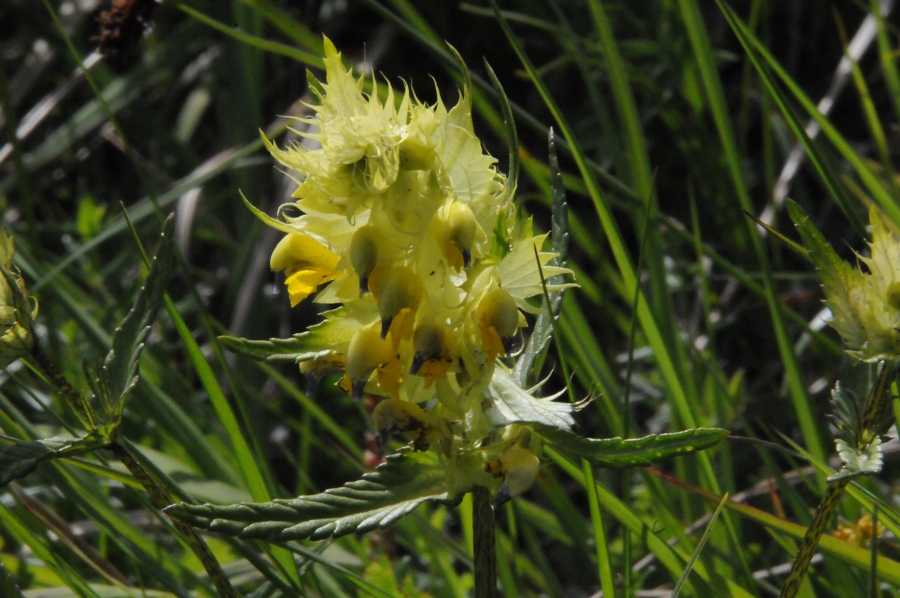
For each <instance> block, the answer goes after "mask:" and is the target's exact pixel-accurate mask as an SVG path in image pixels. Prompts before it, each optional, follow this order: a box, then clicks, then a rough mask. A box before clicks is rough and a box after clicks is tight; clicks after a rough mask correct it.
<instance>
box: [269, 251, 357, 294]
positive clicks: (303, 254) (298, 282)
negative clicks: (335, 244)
mask: <svg viewBox="0 0 900 598" xmlns="http://www.w3.org/2000/svg"><path fill="white" fill-rule="evenodd" d="M339 260H340V256H338V255H337V254H336V253H334V252H332V251H331V250H330V249H328V248H327V247H325V246H324V245H322V244H321V243H319V242H318V241H316V240H315V239H313V238H312V237H310V236H309V235H301V234H296V233H290V234H288V235H285V237H284V238H283V239H282V240H281V241H279V242H278V245H276V246H275V250H274V251H273V252H272V258H271V259H270V260H269V267H270V268H272V270H276V271H278V270H281V271H284V274H285V277H286V278H285V281H284V283H285V285H286V286H287V289H288V296H289V297H290V300H291V307H294V306H296V305H297V304H298V303H300V302H301V301H303V300H304V299H306V298H307V297H309V296H310V295H311V294H313V293H314V292H315V291H316V289H317V288H319V285H322V284H324V283H326V282H328V281H330V280H334V279H335V278H337V277H338V274H339V272H338V271H337V270H336V269H335V268H336V267H337V264H338V261H339Z"/></svg>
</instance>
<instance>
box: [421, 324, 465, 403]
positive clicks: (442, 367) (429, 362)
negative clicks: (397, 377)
mask: <svg viewBox="0 0 900 598" xmlns="http://www.w3.org/2000/svg"><path fill="white" fill-rule="evenodd" d="M413 347H414V350H415V354H414V355H413V361H412V367H411V368H410V370H409V373H410V374H418V375H420V376H423V377H424V378H425V388H430V387H431V385H432V384H434V381H435V380H436V379H437V378H446V377H447V372H449V371H450V370H451V369H453V368H454V367H455V366H456V360H457V359H459V343H458V341H457V340H456V336H455V335H454V334H453V331H452V330H450V328H449V327H448V326H447V325H446V324H443V323H441V322H426V323H423V324H422V325H421V326H419V327H418V328H416V331H415V334H414V335H413Z"/></svg>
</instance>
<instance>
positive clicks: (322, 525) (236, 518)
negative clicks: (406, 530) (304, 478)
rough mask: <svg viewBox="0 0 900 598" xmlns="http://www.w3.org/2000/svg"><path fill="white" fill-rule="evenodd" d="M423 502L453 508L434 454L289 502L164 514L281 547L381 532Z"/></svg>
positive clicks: (406, 456)
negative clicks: (296, 543) (287, 542)
mask: <svg viewBox="0 0 900 598" xmlns="http://www.w3.org/2000/svg"><path fill="white" fill-rule="evenodd" d="M426 501H436V502H440V503H443V504H453V503H455V502H456V501H457V498H456V497H454V496H452V495H450V493H449V492H448V491H447V484H446V479H445V474H444V470H443V468H441V467H440V466H439V465H438V457H437V455H436V454H434V453H411V452H406V451H405V452H402V453H398V454H396V455H391V456H390V457H388V459H387V461H386V462H385V463H384V464H382V465H381V466H380V467H378V468H377V469H376V470H375V471H374V472H372V473H368V474H365V475H364V476H363V477H362V479H360V480H357V481H355V482H350V483H348V484H345V485H344V486H341V487H340V488H333V489H331V490H326V491H325V492H322V493H320V494H313V495H310V496H301V497H298V498H293V499H276V500H273V501H271V502H266V503H239V504H234V505H211V504H205V505H189V504H185V503H182V504H177V505H173V506H171V507H169V508H168V509H166V514H168V515H169V516H170V517H173V518H175V519H178V520H181V521H184V522H185V523H188V524H190V525H193V526H195V527H200V528H204V529H208V530H210V531H214V532H220V533H223V534H228V535H232V536H238V537H241V538H255V539H260V540H268V541H277V542H286V541H289V540H302V539H305V538H309V539H312V540H321V539H323V538H330V537H339V536H344V535H347V534H352V533H363V532H367V531H370V530H372V529H375V528H384V527H387V526H388V525H390V524H392V523H393V522H395V521H396V520H398V519H400V518H401V517H403V516H404V515H406V514H407V513H409V512H410V511H412V510H413V509H415V508H416V507H417V506H419V505H420V504H422V503H423V502H426Z"/></svg>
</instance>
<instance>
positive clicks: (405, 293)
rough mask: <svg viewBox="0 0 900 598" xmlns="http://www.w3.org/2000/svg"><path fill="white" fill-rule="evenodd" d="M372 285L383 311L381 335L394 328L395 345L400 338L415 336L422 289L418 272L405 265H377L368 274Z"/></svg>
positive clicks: (379, 308) (379, 306) (382, 336)
mask: <svg viewBox="0 0 900 598" xmlns="http://www.w3.org/2000/svg"><path fill="white" fill-rule="evenodd" d="M369 287H370V288H371V290H372V293H373V294H374V295H375V299H376V300H377V302H378V313H379V314H381V338H385V337H386V336H387V334H388V331H393V332H392V335H391V336H392V338H393V341H394V346H395V347H396V346H397V345H398V344H399V343H400V340H401V339H408V338H410V337H412V331H413V324H414V323H415V315H416V309H418V307H419V301H420V300H421V299H422V290H423V289H422V281H421V280H419V277H418V276H416V273H415V272H413V271H412V269H411V268H408V267H406V266H394V267H386V268H380V267H379V268H375V270H374V271H373V272H372V274H371V275H370V276H369ZM394 320H397V321H396V322H394Z"/></svg>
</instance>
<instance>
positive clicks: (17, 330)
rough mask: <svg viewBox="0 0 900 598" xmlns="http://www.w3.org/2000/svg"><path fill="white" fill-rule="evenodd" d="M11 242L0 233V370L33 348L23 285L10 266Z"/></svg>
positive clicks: (30, 311)
mask: <svg viewBox="0 0 900 598" xmlns="http://www.w3.org/2000/svg"><path fill="white" fill-rule="evenodd" d="M13 252H14V246H13V240H12V237H10V236H9V235H7V234H6V231H4V230H2V229H0V368H5V367H6V366H8V365H9V364H10V363H12V362H13V361H15V360H17V359H19V358H20V357H25V356H26V355H28V354H30V353H31V350H32V349H33V348H34V333H33V329H34V317H35V316H36V315H37V305H35V306H34V308H33V309H32V306H31V303H30V302H29V299H28V295H27V293H26V290H25V281H24V280H23V279H22V277H21V275H19V274H18V271H17V270H15V267H14V266H13V265H12V259H13Z"/></svg>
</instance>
